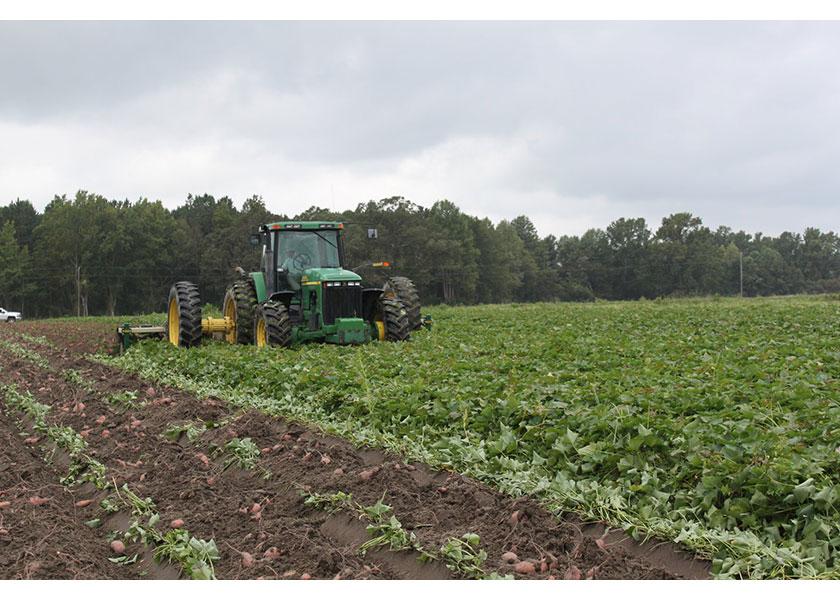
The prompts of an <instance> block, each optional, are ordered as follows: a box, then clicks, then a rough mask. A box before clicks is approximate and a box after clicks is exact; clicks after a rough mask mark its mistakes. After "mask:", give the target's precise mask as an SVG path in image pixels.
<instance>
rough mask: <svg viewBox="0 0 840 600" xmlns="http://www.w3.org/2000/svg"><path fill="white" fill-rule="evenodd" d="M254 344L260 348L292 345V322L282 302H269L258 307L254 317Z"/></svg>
mask: <svg viewBox="0 0 840 600" xmlns="http://www.w3.org/2000/svg"><path fill="white" fill-rule="evenodd" d="M254 343H255V344H256V345H257V346H258V347H260V348H264V347H265V346H282V347H288V346H291V344H292V322H291V321H290V320H289V312H288V311H287V310H286V306H285V305H284V304H283V303H282V302H275V301H274V300H268V301H267V302H264V303H262V304H261V305H260V306H258V307H257V314H256V316H255V317H254Z"/></svg>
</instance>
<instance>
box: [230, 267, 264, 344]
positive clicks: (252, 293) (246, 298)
mask: <svg viewBox="0 0 840 600" xmlns="http://www.w3.org/2000/svg"><path fill="white" fill-rule="evenodd" d="M222 306H223V308H222V312H223V313H224V315H225V317H227V318H229V319H230V320H231V322H232V323H233V328H232V329H231V330H230V331H228V332H227V333H226V334H225V340H227V342H228V343H229V344H251V343H253V341H254V311H255V309H256V308H257V289H256V288H255V287H254V282H253V281H251V280H250V279H238V280H236V281H234V282H233V285H231V286H230V287H229V288H228V289H227V292H226V293H225V300H224V303H223V305H222Z"/></svg>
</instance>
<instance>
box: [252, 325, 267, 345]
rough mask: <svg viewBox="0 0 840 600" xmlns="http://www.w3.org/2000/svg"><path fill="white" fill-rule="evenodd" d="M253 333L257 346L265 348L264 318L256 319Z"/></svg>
mask: <svg viewBox="0 0 840 600" xmlns="http://www.w3.org/2000/svg"><path fill="white" fill-rule="evenodd" d="M255 333H256V335H255V336H254V337H255V338H256V342H257V347H258V348H265V347H266V346H267V345H268V339H267V337H266V335H265V319H262V318H260V319H259V320H258V321H257V330H256V332H255Z"/></svg>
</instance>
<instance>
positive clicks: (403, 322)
mask: <svg viewBox="0 0 840 600" xmlns="http://www.w3.org/2000/svg"><path fill="white" fill-rule="evenodd" d="M379 316H380V318H381V323H382V325H377V329H379V330H380V331H381V332H382V334H384V336H382V335H381V334H380V335H381V337H384V338H385V341H388V342H404V341H405V340H407V339H408V338H409V336H410V334H411V329H410V328H409V324H408V313H407V312H406V310H405V306H404V305H403V303H402V300H400V299H399V298H385V297H383V298H381V299H380V300H379Z"/></svg>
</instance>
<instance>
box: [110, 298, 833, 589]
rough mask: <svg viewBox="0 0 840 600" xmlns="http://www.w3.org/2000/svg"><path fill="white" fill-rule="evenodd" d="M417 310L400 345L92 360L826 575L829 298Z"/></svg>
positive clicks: (663, 532)
mask: <svg viewBox="0 0 840 600" xmlns="http://www.w3.org/2000/svg"><path fill="white" fill-rule="evenodd" d="M433 316H434V318H435V321H436V325H435V329H434V330H433V331H432V332H430V333H429V332H420V333H418V334H416V335H415V336H414V339H413V340H412V341H411V342H409V343H406V344H385V343H374V344H370V345H366V346H361V347H339V346H318V345H314V346H305V347H302V348H297V349H292V350H275V349H270V350H265V351H260V350H257V349H255V348H252V347H232V346H227V345H224V344H221V343H208V344H206V345H204V346H202V347H200V348H196V349H191V350H186V351H185V350H177V349H175V348H172V347H170V346H168V345H167V344H160V343H145V344H142V345H140V346H139V347H138V348H137V349H136V350H132V351H130V352H129V353H127V354H126V355H124V356H122V357H118V358H107V359H106V358H103V359H102V360H106V361H108V362H110V363H111V364H115V365H117V366H120V367H122V368H124V369H127V370H130V371H133V372H137V373H141V374H142V375H144V376H146V377H150V378H154V379H157V380H159V381H162V382H165V383H167V384H170V385H175V386H179V387H182V388H184V389H187V390H191V391H193V392H195V393H198V394H215V395H218V396H220V397H224V398H226V399H227V400H228V401H229V402H231V403H232V404H233V405H235V406H243V407H256V408H258V409H260V410H263V411H266V412H268V413H271V414H277V415H282V416H285V417H289V418H292V419H297V420H299V421H302V422H305V423H308V424H311V425H316V426H319V427H321V428H323V429H326V430H328V431H331V432H334V433H337V434H340V435H343V436H345V437H347V438H349V439H351V440H353V441H354V442H357V443H366V444H374V445H378V446H381V447H385V448H390V449H392V450H396V451H399V452H402V453H403V454H406V455H408V456H410V457H412V458H416V459H419V460H424V461H426V462H428V463H430V464H433V465H439V466H446V467H451V468H454V469H457V470H459V471H461V472H464V473H466V474H469V475H471V476H474V477H476V478H479V479H481V480H484V481H486V482H488V483H490V484H492V485H495V486H496V487H498V488H499V489H501V490H503V491H505V492H509V493H512V494H525V493H527V494H533V495H535V496H537V497H539V498H541V499H542V501H543V502H544V503H545V504H546V506H548V507H549V508H552V509H555V510H558V511H564V510H574V511H577V512H579V513H582V514H584V515H588V516H589V517H592V518H597V519H602V520H605V521H607V522H609V523H611V524H612V525H614V526H619V527H622V528H624V529H626V530H627V531H629V532H630V533H632V534H633V535H635V536H636V537H643V536H647V535H656V536H660V537H664V538H668V539H671V540H674V541H677V542H679V543H682V544H684V545H685V546H687V547H689V548H691V549H693V550H694V551H695V552H696V553H698V554H699V555H701V556H706V557H708V558H712V559H713V571H714V573H715V574H716V575H717V576H720V577H837V576H840V559H839V558H838V557H840V554H838V552H840V519H838V511H837V509H838V503H840V303H837V302H836V301H832V300H831V299H821V300H816V301H815V300H814V299H810V298H792V299H762V300H732V299H727V300H705V301H681V302H644V301H643V302H629V303H610V304H601V303H596V304H586V305H584V304H556V305H552V304H536V305H520V306H513V305H512V306H481V307H469V308H446V307H441V308H437V309H435V310H434V311H433Z"/></svg>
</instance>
